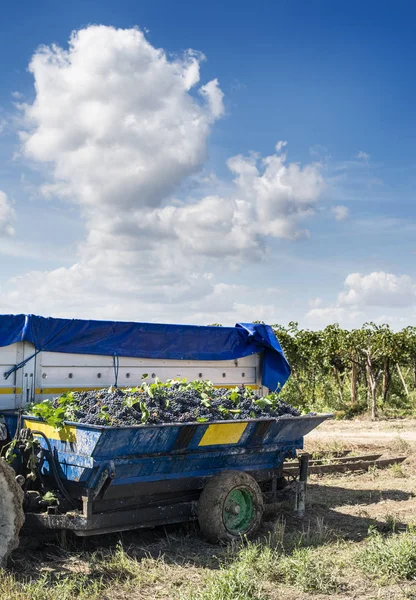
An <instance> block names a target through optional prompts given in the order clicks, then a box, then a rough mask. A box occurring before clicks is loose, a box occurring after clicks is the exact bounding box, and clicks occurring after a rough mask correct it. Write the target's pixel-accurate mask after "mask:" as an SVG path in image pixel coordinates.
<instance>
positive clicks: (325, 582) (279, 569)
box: [274, 548, 339, 594]
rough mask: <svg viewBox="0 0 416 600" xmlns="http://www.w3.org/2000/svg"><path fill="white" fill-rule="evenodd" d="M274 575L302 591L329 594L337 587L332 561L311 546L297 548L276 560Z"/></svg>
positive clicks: (337, 582) (278, 579)
mask: <svg viewBox="0 0 416 600" xmlns="http://www.w3.org/2000/svg"><path fill="white" fill-rule="evenodd" d="M274 577H275V579H276V580H277V581H282V582H283V583H288V584H290V585H293V586H295V587H297V588H299V589H300V590H301V591H302V592H312V593H314V594H331V593H333V592H336V591H337V590H338V588H339V581H338V577H337V575H336V572H335V564H334V562H333V561H332V560H331V559H330V558H328V557H325V556H323V555H322V552H321V551H319V550H315V549H313V548H297V549H296V550H294V551H293V552H292V554H288V555H286V556H282V557H281V558H280V559H279V560H277V561H276V563H275V567H274Z"/></svg>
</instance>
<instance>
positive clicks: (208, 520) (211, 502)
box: [198, 471, 264, 544]
mask: <svg viewBox="0 0 416 600" xmlns="http://www.w3.org/2000/svg"><path fill="white" fill-rule="evenodd" d="M235 489H241V490H244V491H246V492H249V494H250V495H251V498H252V502H253V517H252V519H251V521H250V523H249V526H248V527H247V529H246V530H245V531H242V532H240V533H238V534H235V533H233V532H231V531H229V530H228V529H227V527H226V525H225V523H224V519H223V511H224V505H225V502H226V500H227V496H228V495H229V494H230V492H231V491H233V490H235ZM263 512H264V502H263V494H262V492H261V490H260V488H259V485H258V483H257V481H256V480H255V479H254V478H253V477H251V475H248V473H244V472H242V471H223V472H222V473H220V474H218V475H214V477H212V478H211V479H210V480H209V481H208V483H207V484H206V485H205V487H204V489H203V490H202V492H201V496H200V498H199V502H198V521H199V526H200V528H201V531H202V533H203V535H204V536H205V537H206V538H207V539H208V540H209V541H210V542H214V543H225V544H227V543H229V542H232V541H234V540H236V539H240V538H241V537H242V536H244V537H246V536H247V537H249V536H251V535H253V534H254V533H256V531H257V530H258V528H259V527H260V524H261V520H262V517H263Z"/></svg>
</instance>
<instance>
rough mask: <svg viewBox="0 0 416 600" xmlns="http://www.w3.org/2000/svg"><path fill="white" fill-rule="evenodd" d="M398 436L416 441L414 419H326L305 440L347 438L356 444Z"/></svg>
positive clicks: (389, 440)
mask: <svg viewBox="0 0 416 600" xmlns="http://www.w3.org/2000/svg"><path fill="white" fill-rule="evenodd" d="M398 438H400V439H402V440H406V441H408V442H416V421H415V420H414V419H409V420H403V421H376V422H372V421H345V422H340V421H334V420H331V421H326V422H325V423H323V424H322V425H320V426H319V427H317V428H316V429H314V430H313V431H311V433H309V434H308V435H307V436H306V440H311V441H312V440H317V441H318V440H319V441H321V440H322V441H330V440H348V441H351V442H354V443H356V444H360V443H362V444H365V443H383V442H392V441H394V440H397V439H398Z"/></svg>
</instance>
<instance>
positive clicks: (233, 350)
mask: <svg viewBox="0 0 416 600" xmlns="http://www.w3.org/2000/svg"><path fill="white" fill-rule="evenodd" d="M20 341H26V342H31V343H32V344H33V345H34V346H35V349H36V350H37V351H48V352H67V353H68V352H71V353H75V354H101V355H106V356H130V357H138V358H156V359H157V358H164V359H182V360H230V359H237V358H242V357H243V356H249V355H250V354H256V353H258V352H264V355H263V361H262V382H263V385H265V386H266V387H268V388H269V389H270V390H277V389H278V388H279V387H281V386H283V385H284V384H285V382H286V381H287V379H288V377H289V375H290V367H289V364H288V362H287V360H286V357H285V355H284V353H283V350H282V348H281V346H280V344H279V342H278V340H277V338H276V336H275V335H274V333H273V330H272V328H271V327H269V326H268V325H262V324H255V323H237V325H236V326H235V327H205V326H198V325H165V324H160V323H129V322H122V321H87V320H81V319H54V318H51V317H38V316H36V315H0V346H8V345H9V344H13V343H15V342H20Z"/></svg>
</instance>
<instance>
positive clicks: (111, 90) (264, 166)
mask: <svg viewBox="0 0 416 600" xmlns="http://www.w3.org/2000/svg"><path fill="white" fill-rule="evenodd" d="M203 59H204V57H203V55H202V54H201V53H199V52H195V51H193V50H188V51H187V52H185V53H184V54H182V55H181V56H177V57H174V58H169V57H168V56H167V55H166V54H165V52H164V51H163V50H161V49H157V48H155V47H153V46H152V45H151V44H150V43H149V42H148V41H147V39H146V37H145V36H144V34H143V33H142V32H141V31H139V30H138V29H115V28H113V27H106V26H89V27H86V28H85V29H82V30H80V31H77V32H74V33H73V34H72V35H71V38H70V40H69V46H68V48H67V49H63V48H61V47H59V46H56V45H52V46H44V47H42V48H40V49H39V50H38V51H37V52H36V53H35V54H34V56H33V57H32V60H31V62H30V66H29V70H30V72H31V73H32V75H33V77H34V81H35V91H36V96H35V99H34V101H33V103H31V104H21V105H20V110H21V111H22V112H23V119H24V122H25V124H26V125H25V128H24V129H22V131H21V133H20V137H21V147H22V154H23V156H25V157H26V159H28V160H30V161H33V162H35V163H41V164H43V165H44V166H45V167H46V168H47V169H48V171H49V180H48V181H47V182H46V183H45V184H44V185H43V187H42V191H43V193H44V194H45V195H46V196H48V197H50V198H51V199H61V200H64V201H68V202H71V203H74V204H76V205H77V206H78V209H79V211H80V216H81V218H82V220H83V222H84V223H85V225H86V227H87V236H86V238H85V239H84V240H83V241H82V242H81V243H80V244H79V248H78V255H77V257H76V260H75V261H74V264H73V266H71V267H70V268H64V267H62V268H59V269H55V270H53V271H47V272H40V271H33V272H30V273H27V274H25V275H22V276H20V277H18V278H15V279H13V280H12V281H9V282H8V284H7V290H6V289H5V290H3V294H2V295H1V296H0V298H1V300H0V310H13V311H14V312H16V311H23V312H28V311H31V312H39V313H42V314H53V315H64V316H74V315H76V316H84V317H100V318H115V317H117V318H129V319H136V320H162V321H167V320H172V319H175V320H178V321H179V320H181V321H184V320H186V321H192V320H198V321H202V322H203V321H204V320H205V319H208V320H218V319H217V318H215V314H218V313H220V314H221V315H223V317H224V318H225V314H226V313H227V314H228V315H236V314H237V313H238V312H239V311H240V312H242V311H243V309H244V307H246V309H244V310H247V313H250V318H254V312H253V313H252V311H251V310H250V309H249V308H248V307H249V306H252V307H257V309H258V310H260V307H263V308H262V311H263V312H264V311H265V310H266V308H264V307H269V306H271V304H270V303H267V304H265V303H264V301H263V300H264V299H263V298H261V303H259V301H258V295H260V296H261V294H257V292H256V293H255V294H254V295H253V293H251V294H248V293H247V290H245V289H234V288H230V287H229V286H228V284H226V283H222V282H221V281H220V280H219V278H222V279H224V278H225V279H226V278H227V272H228V268H229V267H233V268H234V267H235V266H236V265H239V264H241V263H242V262H243V261H247V260H253V259H260V258H261V257H262V256H263V255H264V252H265V247H266V245H267V240H268V238H272V237H277V238H285V239H296V238H298V237H301V236H304V235H307V233H308V232H307V229H305V226H304V220H305V219H306V218H308V217H310V216H312V215H314V214H315V212H316V204H317V202H318V201H319V198H320V195H321V192H322V190H323V189H324V185H325V184H324V180H323V177H322V175H321V168H320V165H319V164H318V163H312V164H309V165H305V166H302V165H300V164H297V163H290V162H288V160H287V156H286V153H285V147H286V142H279V143H278V144H277V145H276V149H275V152H274V153H272V154H270V155H269V156H266V157H262V156H259V155H257V154H250V155H248V156H243V155H237V156H234V157H232V158H230V159H229V160H228V162H227V166H228V169H229V171H230V175H231V177H232V181H231V183H226V184H224V185H222V186H217V187H218V189H221V190H222V191H218V190H217V191H216V192H214V193H206V194H205V195H204V196H203V197H202V198H201V197H199V198H195V197H192V196H186V194H185V195H184V192H183V189H184V187H183V184H184V182H185V181H186V180H187V179H188V178H192V177H194V176H195V174H197V173H199V172H201V170H202V168H203V165H204V163H205V161H206V159H207V140H208V136H209V134H210V131H211V129H212V127H213V125H214V124H215V122H216V120H217V119H219V118H220V117H222V116H223V115H224V103H223V92H222V91H221V88H220V85H219V82H218V80H217V79H213V80H212V81H209V82H207V83H201V75H200V65H201V62H202V61H203ZM195 92H196V93H195ZM224 189H226V190H227V191H226V193H225V192H224ZM55 201H56V200H55ZM63 234H64V232H63ZM213 273H214V274H213ZM224 286H225V287H224ZM31 290H33V292H32V291H31ZM233 294H234V295H235V296H236V298H235V300H234V301H233V302H230V296H232V295H233ZM207 299H208V302H207ZM266 300H267V299H266ZM220 304H221V305H222V306H223V310H221V308H220ZM214 308H215V314H214V312H213V311H214ZM267 310H268V309H267ZM262 314H263V313H262ZM233 318H234V317H233V316H231V320H232V319H233Z"/></svg>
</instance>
